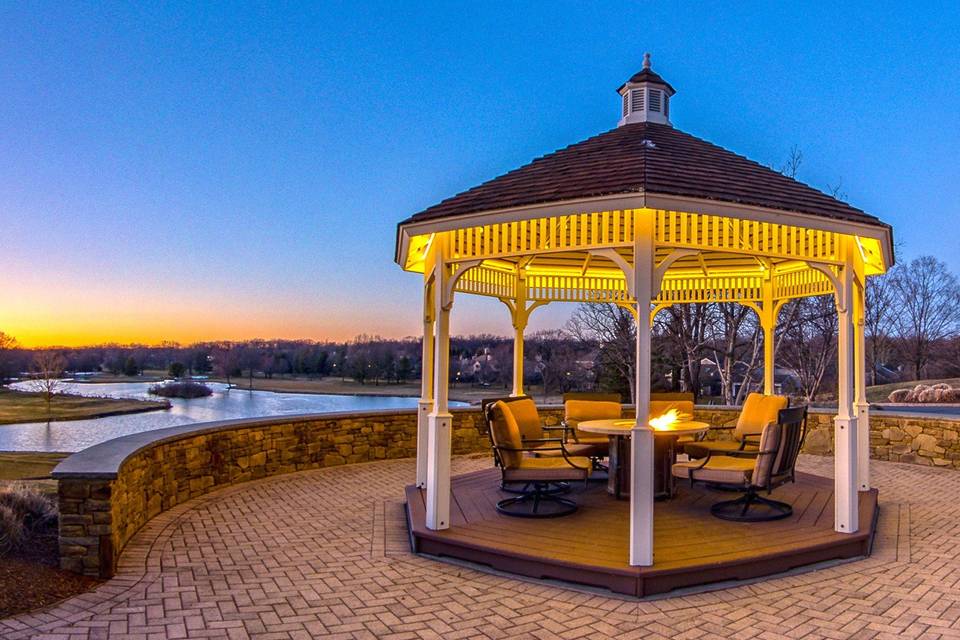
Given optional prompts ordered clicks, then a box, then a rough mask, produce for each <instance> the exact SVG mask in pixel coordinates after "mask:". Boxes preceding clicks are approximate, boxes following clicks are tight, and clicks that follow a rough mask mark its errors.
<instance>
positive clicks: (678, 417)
mask: <svg viewBox="0 0 960 640" xmlns="http://www.w3.org/2000/svg"><path fill="white" fill-rule="evenodd" d="M688 420H690V416H689V415H687V414H686V413H681V412H680V411H677V410H676V409H670V410H668V411H667V412H666V413H663V414H661V415H659V416H657V417H656V418H650V426H651V427H653V428H654V429H656V430H658V431H660V430H665V429H669V428H670V427H672V426H673V425H675V424H676V423H678V422H686V421H688Z"/></svg>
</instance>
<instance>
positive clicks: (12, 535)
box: [0, 504, 26, 557]
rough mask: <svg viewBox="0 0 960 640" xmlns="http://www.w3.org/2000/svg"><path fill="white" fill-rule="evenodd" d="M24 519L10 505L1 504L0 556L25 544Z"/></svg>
mask: <svg viewBox="0 0 960 640" xmlns="http://www.w3.org/2000/svg"><path fill="white" fill-rule="evenodd" d="M25 537H26V530H25V529H24V527H23V519H22V518H21V517H20V516H19V515H18V514H17V512H16V511H14V510H13V509H11V508H10V507H8V506H6V505H3V504H0V557H3V556H5V555H7V554H8V553H10V552H11V551H12V550H13V549H16V548H17V547H19V546H20V545H21V544H23V539H24V538H25Z"/></svg>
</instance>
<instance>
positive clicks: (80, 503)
mask: <svg viewBox="0 0 960 640" xmlns="http://www.w3.org/2000/svg"><path fill="white" fill-rule="evenodd" d="M451 413H452V414H453V433H452V444H453V451H454V453H455V454H464V453H476V452H483V451H488V450H489V443H488V442H489V441H488V440H487V437H486V436H485V435H482V434H481V433H480V431H479V429H478V426H479V421H480V411H479V410H478V409H475V408H471V409H453V410H452V411H451ZM543 415H544V419H545V421H546V422H548V423H552V424H557V423H558V422H559V420H560V411H559V409H556V408H554V409H552V410H551V409H545V410H544V412H543ZM416 446H417V414H416V411H414V410H403V411H372V412H360V413H350V414H326V415H321V416H318V415H314V416H297V417H282V418H271V419H253V420H232V421H226V422H222V423H210V424H206V425H202V426H198V425H186V426H185V427H174V428H173V429H164V430H159V431H154V432H149V433H145V434H136V435H135V436H129V437H127V438H119V439H117V440H113V441H110V442H106V443H103V444H101V445H98V446H96V447H92V448H90V449H87V450H85V451H83V452H80V453H78V454H74V455H73V456H71V457H70V458H68V460H66V461H64V463H63V464H61V465H60V466H58V467H57V469H56V470H55V471H54V473H53V477H54V478H56V479H57V480H58V486H59V499H60V514H61V515H60V558H61V559H60V563H61V566H62V568H64V569H68V570H70V571H75V572H78V573H84V574H87V575H93V576H104V577H106V576H110V575H112V574H113V570H114V567H115V566H116V560H117V557H118V556H119V554H120V551H121V550H122V549H123V547H124V545H126V543H127V541H128V540H129V539H130V538H131V537H132V536H133V534H134V533H136V532H137V531H138V530H139V529H140V528H141V527H142V526H143V525H144V524H145V523H146V522H147V521H148V520H150V519H151V518H153V517H154V516H156V515H157V514H158V513H160V512H161V511H166V510H167V509H170V508H171V507H173V506H175V505H177V504H180V503H182V502H185V501H187V500H190V499H192V498H196V497H198V496H201V495H203V494H205V493H208V492H210V491H214V490H216V489H219V488H222V487H225V486H229V485H233V484H236V483H239V482H245V481H247V480H255V479H257V478H264V477H267V476H272V475H277V474H282V473H290V472H293V471H303V470H307V469H318V468H321V467H331V466H337V465H342V464H352V463H357V462H371V461H375V460H390V459H395V458H411V457H415V456H416ZM412 480H413V479H412V478H411V481H412Z"/></svg>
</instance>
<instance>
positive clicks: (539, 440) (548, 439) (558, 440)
mask: <svg viewBox="0 0 960 640" xmlns="http://www.w3.org/2000/svg"><path fill="white" fill-rule="evenodd" d="M523 442H524V444H526V443H528V442H563V438H528V439H526V440H524V441H523Z"/></svg>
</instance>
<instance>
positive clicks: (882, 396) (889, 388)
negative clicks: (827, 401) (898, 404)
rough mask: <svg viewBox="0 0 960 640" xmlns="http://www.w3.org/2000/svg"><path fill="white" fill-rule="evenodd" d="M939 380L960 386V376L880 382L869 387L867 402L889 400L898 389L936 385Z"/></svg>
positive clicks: (952, 385)
mask: <svg viewBox="0 0 960 640" xmlns="http://www.w3.org/2000/svg"><path fill="white" fill-rule="evenodd" d="M939 382H946V383H947V384H949V385H950V386H951V387H960V378H943V379H941V380H910V381H909V382H891V383H890V384H878V385H876V386H874V387H867V402H889V401H890V400H889V399H888V397H889V395H890V393H891V392H893V391H896V390H897V389H913V388H914V387H915V386H917V385H918V384H925V385H928V386H929V385H934V384H937V383H939Z"/></svg>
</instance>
